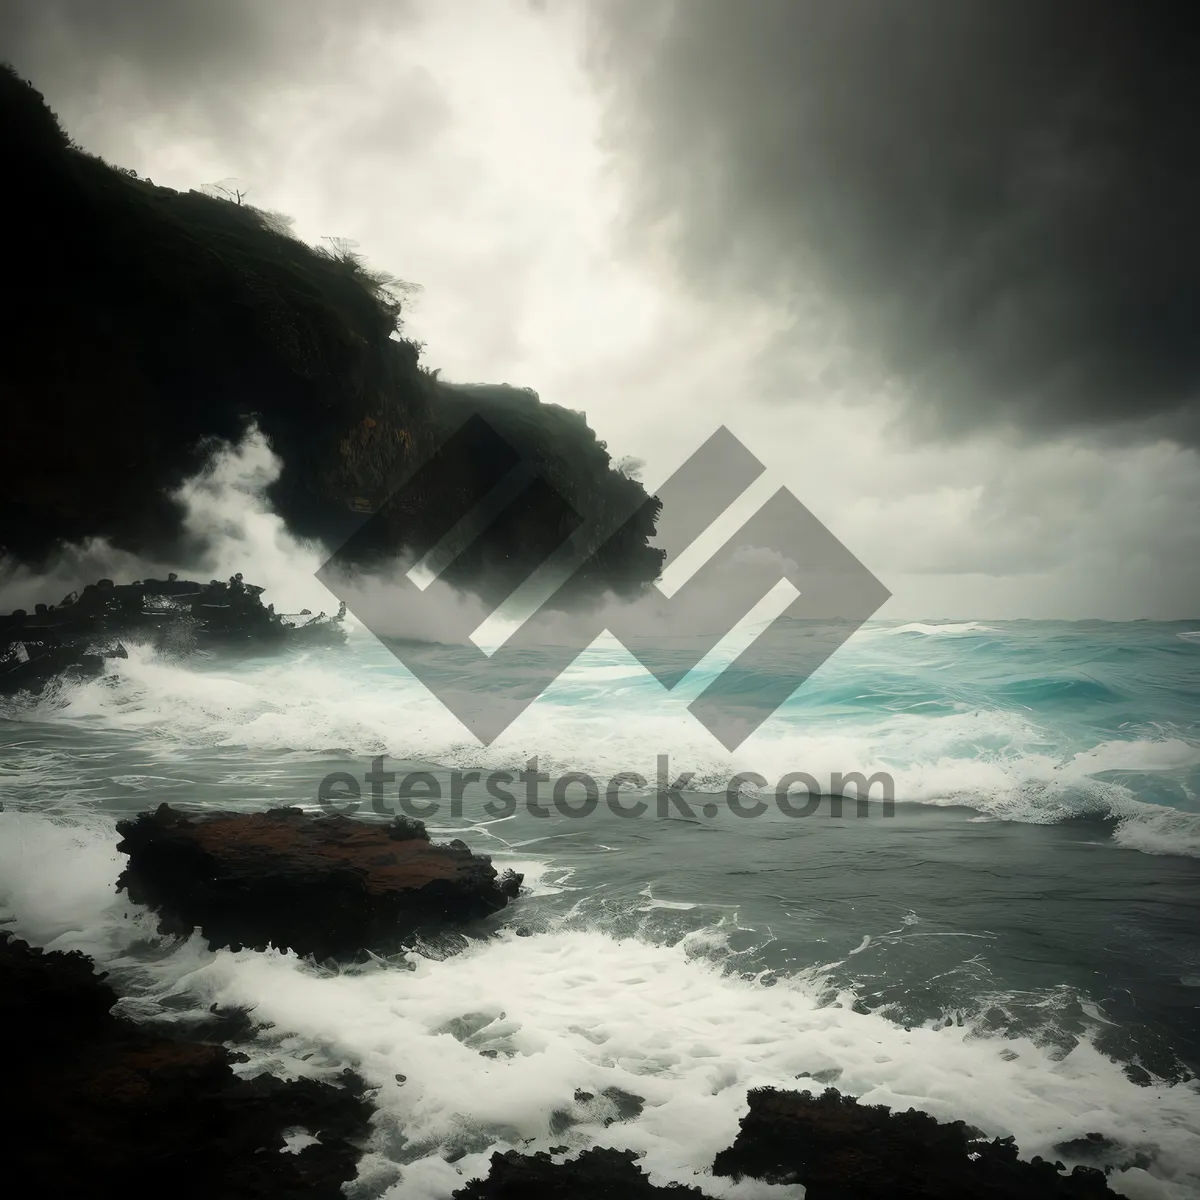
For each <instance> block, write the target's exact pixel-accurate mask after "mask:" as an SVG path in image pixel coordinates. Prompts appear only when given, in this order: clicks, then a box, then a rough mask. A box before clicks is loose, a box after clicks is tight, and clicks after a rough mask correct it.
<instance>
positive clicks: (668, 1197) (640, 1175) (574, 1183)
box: [453, 1149, 706, 1200]
mask: <svg viewBox="0 0 1200 1200" xmlns="http://www.w3.org/2000/svg"><path fill="white" fill-rule="evenodd" d="M641 1197H646V1198H647V1200H706V1198H705V1194H704V1192H702V1191H700V1190H699V1188H694V1187H683V1186H682V1185H680V1184H674V1183H673V1184H668V1185H667V1186H666V1187H658V1186H656V1185H655V1184H652V1183H651V1182H650V1179H649V1177H648V1176H647V1175H646V1174H645V1173H644V1172H643V1171H642V1170H641V1168H640V1167H638V1166H637V1163H636V1160H635V1157H634V1153H633V1151H632V1150H607V1149H592V1150H585V1151H584V1152H583V1153H582V1154H581V1155H579V1157H578V1158H574V1159H571V1160H570V1161H569V1162H564V1163H556V1162H554V1160H553V1159H552V1158H551V1157H550V1155H548V1154H520V1153H518V1152H517V1151H516V1150H510V1151H508V1153H507V1154H493V1155H492V1161H491V1168H490V1170H489V1171H488V1176H487V1178H486V1179H475V1180H472V1182H470V1183H468V1184H467V1186H466V1187H463V1188H459V1190H458V1191H457V1192H455V1193H454V1197H453V1200H640V1198H641Z"/></svg>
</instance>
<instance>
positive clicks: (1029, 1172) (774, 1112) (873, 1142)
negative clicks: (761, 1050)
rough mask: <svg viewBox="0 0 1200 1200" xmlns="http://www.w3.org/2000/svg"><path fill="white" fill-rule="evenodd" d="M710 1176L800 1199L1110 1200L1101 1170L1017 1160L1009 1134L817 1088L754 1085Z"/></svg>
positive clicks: (1114, 1194) (1113, 1193)
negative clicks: (754, 1183) (983, 1132)
mask: <svg viewBox="0 0 1200 1200" xmlns="http://www.w3.org/2000/svg"><path fill="white" fill-rule="evenodd" d="M749 1100H750V1111H749V1112H748V1113H747V1114H746V1116H745V1117H743V1118H742V1123H741V1130H740V1131H739V1133H738V1136H737V1139H736V1140H735V1142H734V1143H733V1145H732V1146H731V1147H729V1149H727V1150H722V1151H721V1153H720V1154H718V1155H717V1157H716V1160H715V1162H714V1163H713V1174H714V1175H727V1176H733V1177H734V1178H735V1179H740V1178H742V1177H744V1176H751V1177H753V1178H755V1179H761V1180H763V1181H764V1182H767V1183H800V1184H803V1185H804V1187H805V1197H806V1200H895V1198H896V1197H904V1200H961V1198H962V1197H964V1196H970V1197H972V1198H973V1200H1018V1198H1020V1200H1043V1198H1044V1200H1095V1198H1099V1197H1115V1196H1116V1193H1115V1192H1112V1191H1110V1190H1109V1188H1108V1185H1107V1183H1106V1181H1105V1176H1104V1173H1103V1172H1102V1171H1097V1170H1093V1169H1092V1168H1090V1167H1076V1168H1075V1169H1074V1171H1072V1172H1071V1174H1069V1175H1066V1174H1063V1172H1062V1170H1061V1165H1060V1164H1056V1163H1050V1162H1046V1161H1044V1160H1043V1159H1041V1158H1036V1157H1035V1158H1034V1159H1033V1160H1032V1161H1031V1162H1023V1161H1022V1160H1021V1159H1019V1158H1018V1157H1017V1154H1018V1151H1017V1147H1016V1146H1015V1144H1014V1143H1013V1139H1012V1138H997V1139H995V1140H994V1141H987V1140H986V1139H984V1138H982V1137H981V1136H979V1135H978V1133H977V1131H973V1130H971V1129H969V1128H968V1127H967V1126H966V1125H965V1124H964V1123H963V1122H962V1121H954V1122H950V1123H944V1122H941V1121H937V1120H935V1119H934V1118H933V1117H931V1116H929V1115H928V1114H926V1113H922V1112H916V1111H915V1110H910V1111H908V1112H905V1113H893V1112H891V1111H890V1110H889V1109H887V1108H886V1107H884V1106H883V1105H863V1104H859V1103H858V1102H857V1101H856V1100H855V1099H854V1098H853V1097H852V1096H843V1095H841V1094H840V1093H839V1092H838V1091H837V1090H836V1089H835V1088H827V1089H826V1091H825V1092H824V1094H823V1095H821V1096H819V1097H815V1096H813V1095H812V1093H811V1092H783V1091H776V1090H775V1089H773V1088H760V1089H757V1090H755V1091H752V1092H751V1093H750V1095H749Z"/></svg>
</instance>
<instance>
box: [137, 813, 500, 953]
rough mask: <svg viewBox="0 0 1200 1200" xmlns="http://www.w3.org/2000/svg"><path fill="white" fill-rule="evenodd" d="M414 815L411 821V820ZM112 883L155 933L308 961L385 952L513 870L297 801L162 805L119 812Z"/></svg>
mask: <svg viewBox="0 0 1200 1200" xmlns="http://www.w3.org/2000/svg"><path fill="white" fill-rule="evenodd" d="M418 824H419V823H418ZM117 832H118V833H119V834H120V835H121V837H122V839H123V840H122V841H121V842H120V843H119V845H118V847H117V848H118V849H119V850H121V851H123V852H124V853H126V854H128V855H129V863H128V865H127V866H126V868H125V870H124V871H123V872H122V873H121V876H120V878H119V879H118V881H117V888H118V890H120V889H122V888H123V889H125V890H126V891H128V893H129V896H130V899H132V900H134V901H135V902H136V903H139V904H145V905H147V906H148V907H149V908H152V909H154V910H156V911H157V912H158V913H159V915H160V917H161V924H160V930H161V931H162V932H164V933H174V934H187V933H190V932H191V931H192V929H194V928H197V927H198V928H199V929H200V930H201V932H202V933H203V934H204V936H205V937H206V938H207V939H208V942H209V945H210V946H211V947H213V948H216V947H218V946H230V947H232V948H234V949H238V948H240V947H242V946H251V947H253V948H255V949H264V948H265V947H266V946H268V945H274V946H277V947H280V948H283V947H287V948H289V949H292V950H295V951H296V952H297V953H299V954H312V955H315V956H316V957H317V958H318V959H323V958H327V957H343V956H347V955H352V954H354V953H355V952H356V951H359V950H362V949H363V948H370V949H372V950H387V949H391V948H395V947H397V946H398V945H400V944H402V943H403V942H404V940H405V939H407V938H409V937H411V936H413V935H415V934H417V933H419V932H424V931H426V930H435V929H437V928H438V927H440V926H442V925H444V924H445V923H447V922H453V923H458V922H463V921H469V920H473V919H477V918H481V917H485V916H487V915H489V914H490V913H493V912H496V911H497V910H499V909H501V908H503V907H504V906H505V905H506V904H507V903H508V901H509V900H511V899H513V898H514V897H515V896H516V895H517V892H518V891H519V889H520V885H521V876H520V875H515V874H514V873H513V872H511V871H508V872H505V874H504V875H503V876H497V873H496V870H495V868H494V867H493V866H492V864H491V860H490V859H489V858H487V857H486V856H484V855H476V854H472V853H471V852H470V850H469V849H465V848H455V847H451V846H444V845H437V844H435V843H433V842H431V841H430V840H429V836H428V834H427V833H426V832H425V829H424V827H423V826H421V827H420V829H419V834H418V833H417V832H415V831H414V830H413V829H412V828H411V827H408V826H406V836H405V837H404V838H402V839H399V840H397V839H396V838H395V837H393V836H392V828H390V827H388V826H385V825H379V824H368V823H367V822H363V821H355V820H352V819H351V818H349V817H342V816H332V817H324V816H323V817H314V816H309V815H308V814H306V813H304V812H303V811H302V810H301V809H298V808H280V809H273V810H271V811H270V812H265V813H226V812H206V813H198V814H185V813H182V812H177V811H176V810H174V809H172V808H170V807H169V806H168V805H166V804H163V805H160V806H159V808H158V809H157V810H156V811H155V812H153V813H143V814H142V815H140V816H139V817H137V818H136V819H135V820H130V821H121V822H119V823H118V825H117Z"/></svg>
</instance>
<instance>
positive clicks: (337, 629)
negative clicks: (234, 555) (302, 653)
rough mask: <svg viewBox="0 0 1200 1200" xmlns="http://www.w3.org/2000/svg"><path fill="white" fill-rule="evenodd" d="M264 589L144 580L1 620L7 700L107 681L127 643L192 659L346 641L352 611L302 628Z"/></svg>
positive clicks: (88, 591)
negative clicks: (66, 683)
mask: <svg viewBox="0 0 1200 1200" xmlns="http://www.w3.org/2000/svg"><path fill="white" fill-rule="evenodd" d="M262 591H263V589H262V588H261V587H257V586H255V585H254V584H250V583H246V582H244V581H243V579H242V577H241V575H234V576H233V577H232V578H230V579H229V580H228V581H227V582H222V581H221V580H218V579H214V580H212V581H211V582H210V583H207V584H201V583H197V582H196V581H195V580H189V579H179V578H178V577H177V576H175V575H171V576H169V577H168V578H167V579H143V580H138V581H137V582H136V583H128V584H121V585H117V584H114V583H113V581H112V580H111V579H101V580H98V581H97V582H96V583H93V584H88V586H87V587H85V588H84V589H83V591H82V592H80V593H75V592H72V593H71V594H70V595H68V596H66V597H64V598H63V599H62V601H60V602H59V603H58V604H57V605H46V604H39V605H37V608H36V611H35V613H34V615H33V616H30V615H29V614H28V613H27V612H26V611H25V610H24V609H17V610H15V611H14V612H12V613H10V614H9V615H7V616H0V695H13V694H15V693H17V692H20V691H29V692H34V693H36V692H39V691H41V690H42V688H44V687H45V685H46V684H47V683H49V682H50V681H51V680H52V679H55V678H57V677H60V676H68V677H72V678H87V677H92V676H96V675H100V674H103V672H104V669H105V664H106V660H108V659H111V658H124V657H127V652H126V650H125V647H124V645H122V643H121V639H124V640H125V641H129V642H135V641H136V642H146V643H149V644H152V645H155V646H158V647H160V648H170V649H172V650H177V651H186V650H190V649H194V648H196V647H198V646H208V647H214V648H217V647H220V648H225V649H228V648H236V647H239V646H241V647H251V648H254V649H256V650H258V649H262V648H268V647H272V646H283V645H288V646H292V645H297V644H320V643H332V642H339V641H343V640H344V639H345V636H346V635H345V628H344V626H343V619H344V618H345V615H346V606H345V605H342V606H341V607H340V608H339V610H338V612H337V613H336V614H335V615H334V616H332V617H330V616H326V614H325V613H320V614H319V615H318V616H316V617H309V618H307V619H304V620H301V619H300V617H289V616H285V615H282V614H279V613H276V612H275V609H274V606H273V605H267V606H265V607H264V605H263V602H262V600H261V599H260V597H261V595H262Z"/></svg>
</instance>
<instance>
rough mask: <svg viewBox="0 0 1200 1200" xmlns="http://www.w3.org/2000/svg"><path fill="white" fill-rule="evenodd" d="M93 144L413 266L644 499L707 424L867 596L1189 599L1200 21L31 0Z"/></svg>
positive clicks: (27, 70)
mask: <svg viewBox="0 0 1200 1200" xmlns="http://www.w3.org/2000/svg"><path fill="white" fill-rule="evenodd" d="M2 11H3V15H2V16H0V22H3V24H2V25H0V56H2V57H5V58H8V59H9V60H10V61H12V62H13V63H14V65H15V66H16V67H17V68H18V70H20V71H21V72H22V73H23V74H25V75H26V76H27V77H28V78H30V79H31V80H32V81H33V82H34V83H35V85H36V86H38V87H39V88H40V89H41V90H42V91H43V92H44V93H45V94H46V96H47V98H48V99H49V101H50V102H51V104H52V106H53V107H54V108H55V109H56V110H57V112H58V113H59V116H60V118H61V119H62V121H63V123H64V124H65V126H66V128H67V129H68V131H69V132H70V133H71V134H72V135H73V136H74V137H75V138H76V139H77V141H79V142H80V143H81V144H83V145H84V146H86V147H88V148H89V149H91V150H93V151H95V152H97V153H100V154H102V155H104V156H105V157H106V158H108V159H109V160H110V161H113V162H117V163H120V164H122V165H126V166H131V167H134V168H136V169H137V170H138V171H139V172H141V173H142V174H145V175H149V176H150V177H152V178H153V179H154V180H155V181H156V182H158V183H163V184H169V185H171V186H176V187H190V186H199V185H202V184H211V183H218V182H222V181H236V184H235V185H234V186H237V187H238V188H242V189H245V190H246V192H247V198H248V199H249V200H250V202H252V203H255V204H258V205H260V206H261V207H264V208H269V209H273V210H277V211H282V212H284V213H286V214H288V215H289V216H292V217H294V218H295V228H296V230H297V231H298V232H299V233H300V234H301V235H302V236H304V237H306V238H308V239H310V240H317V239H320V238H322V237H340V238H346V239H350V240H351V241H352V242H357V243H358V249H359V251H360V252H361V253H362V254H363V255H364V256H365V257H366V258H367V259H368V260H369V261H370V262H372V263H373V264H375V265H377V266H379V267H380V268H382V269H385V270H387V271H390V272H392V273H393V274H395V275H398V276H401V277H403V278H405V279H409V280H412V281H414V282H416V283H419V284H420V285H421V286H422V288H423V291H422V292H421V293H420V295H419V297H418V299H417V301H416V303H415V306H414V307H413V309H412V310H411V312H410V315H409V318H408V326H407V328H408V332H409V333H410V334H411V335H412V336H415V337H417V338H418V339H420V340H422V341H424V342H425V343H426V350H425V358H426V361H428V362H429V363H430V364H431V365H436V366H440V367H442V369H443V375H444V376H445V377H448V378H452V379H459V380H487V381H496V382H499V381H505V382H509V383H513V384H520V385H528V386H532V387H534V388H536V389H537V390H538V391H539V393H540V394H541V395H542V397H543V399H546V400H549V401H554V402H556V403H560V404H564V405H566V406H568V407H570V408H576V409H583V410H585V411H586V412H587V414H588V417H589V420H590V421H591V423H592V424H593V426H594V427H595V428H597V429H598V430H599V432H600V434H601V436H602V437H605V438H606V439H607V440H608V442H609V445H610V448H611V449H612V450H613V451H614V453H615V454H617V455H624V454H629V455H634V456H636V457H638V458H640V459H643V460H645V462H646V466H645V469H644V477H645V479H646V481H647V483H648V484H651V485H653V484H654V483H656V482H657V481H658V480H659V479H661V478H663V477H665V476H666V475H667V474H669V472H670V471H671V469H672V468H673V467H674V466H675V465H677V464H678V462H679V461H681V460H682V459H683V458H684V457H685V456H686V455H687V454H688V453H689V452H690V451H692V450H693V449H695V448H696V447H697V446H698V445H699V444H700V443H701V442H702V441H704V439H705V438H706V437H707V436H708V434H709V433H711V432H712V430H713V429H714V428H715V427H716V426H717V425H719V424H722V423H724V424H726V425H728V427H729V428H730V429H731V430H732V431H733V432H734V433H735V434H736V435H737V436H738V437H740V438H741V439H742V440H743V441H744V442H746V444H747V445H749V446H750V447H751V449H752V450H753V451H754V452H755V453H756V454H757V455H758V457H759V458H761V459H762V460H763V462H764V463H765V464H766V465H767V467H768V469H769V474H770V476H771V479H772V480H773V481H774V483H775V484H779V483H783V484H786V485H787V486H788V487H790V488H791V489H792V491H794V492H795V494H796V495H797V496H798V497H799V498H800V500H801V501H802V502H803V503H804V504H805V505H807V506H808V507H809V508H810V509H811V510H812V511H813V512H814V513H815V514H816V515H817V516H818V517H819V518H820V519H821V520H823V521H824V522H825V523H826V524H827V525H828V526H829V527H830V528H831V529H832V530H833V532H834V533H835V534H836V535H837V536H838V537H839V538H841V539H842V540H843V541H844V542H845V543H846V544H847V546H849V547H850V549H851V550H852V551H853V552H854V554H855V555H856V556H857V557H858V558H860V559H861V560H862V561H863V562H864V563H865V564H866V565H867V566H869V567H870V568H871V569H872V570H873V571H874V572H875V574H876V575H877V576H878V577H879V578H880V579H881V580H882V581H883V583H884V584H885V585H886V586H887V587H888V589H889V590H890V591H891V592H892V593H893V599H892V600H891V601H889V602H888V605H887V606H886V607H885V608H884V609H883V610H882V611H881V613H880V614H879V615H880V616H889V617H898V618H899V617H902V618H917V617H975V618H987V617H993V618H1000V617H1021V616H1028V617H1055V616H1058V617H1071V618H1076V617H1110V618H1122V619H1123V618H1135V617H1159V618H1176V617H1194V616H1197V615H1200V611H1198V610H1200V522H1197V521H1196V519H1195V517H1196V514H1197V512H1198V511H1200V462H1198V458H1197V448H1198V447H1200V416H1198V414H1200V337H1198V336H1197V335H1196V333H1197V331H1196V329H1195V326H1196V324H1197V317H1198V316H1200V232H1197V230H1196V227H1195V222H1196V220H1197V217H1196V214H1197V213H1200V154H1198V153H1197V151H1198V150H1200V133H1198V132H1197V130H1198V129H1200V122H1197V120H1196V113H1197V111H1200V76H1198V74H1197V72H1196V70H1195V63H1196V62H1197V61H1200V57H1198V53H1200V39H1198V37H1197V34H1196V32H1195V30H1194V29H1193V28H1191V27H1190V25H1189V23H1187V22H1185V20H1184V19H1183V17H1182V16H1180V15H1176V14H1183V13H1184V12H1185V9H1184V6H1168V5H1165V4H1163V5H1159V4H1153V3H1152V4H1144V5H1133V4H1125V3H1116V2H1112V3H1109V2H1108V0H1092V2H1083V0H1079V2H1076V0H1005V3H996V4H992V3H985V2H983V0H979V2H975V0H905V2H903V3H895V2H893V0H745V2H743V3H736V4H735V3H728V2H726V0H686V2H681V3H671V2H668V0H594V2H592V0H578V2H570V0H539V2H536V3H535V2H532V0H436V2H434V0H294V2H292V3H289V4H288V5H270V4H265V3H258V2H256V0H219V2H211V3H205V4H194V3H188V2H186V0H9V3H8V4H6V5H5V6H4V8H3V10H2Z"/></svg>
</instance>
